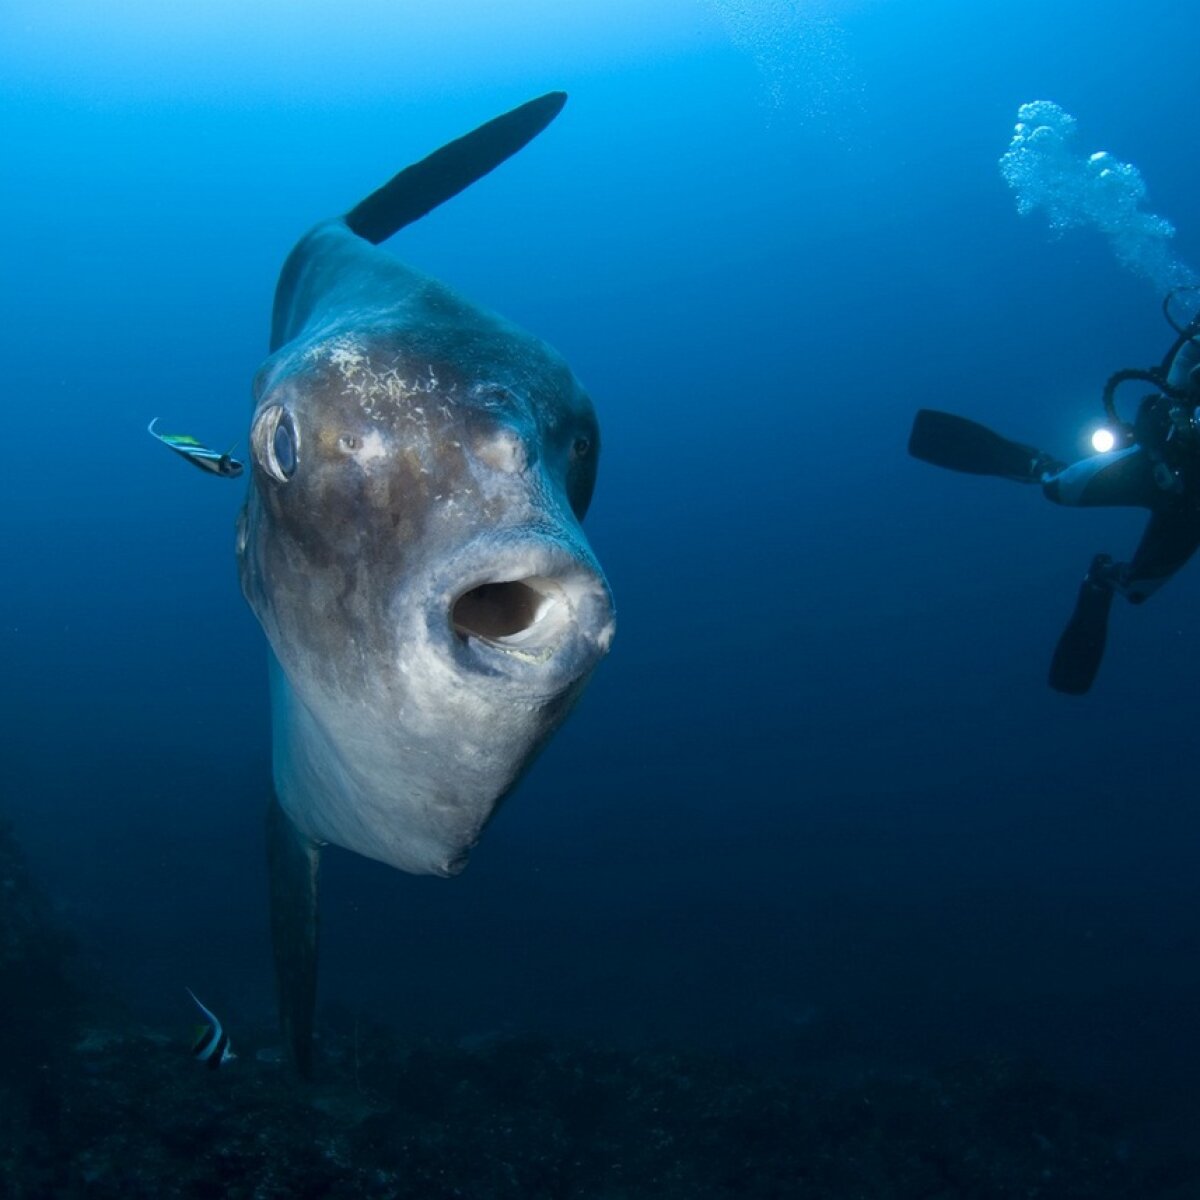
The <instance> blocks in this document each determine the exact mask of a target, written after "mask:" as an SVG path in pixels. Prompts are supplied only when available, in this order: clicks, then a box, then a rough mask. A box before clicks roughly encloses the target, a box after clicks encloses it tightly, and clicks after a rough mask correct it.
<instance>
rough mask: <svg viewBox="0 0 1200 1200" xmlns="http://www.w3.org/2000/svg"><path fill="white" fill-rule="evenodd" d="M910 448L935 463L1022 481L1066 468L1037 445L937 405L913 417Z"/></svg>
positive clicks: (940, 465) (913, 453) (914, 456)
mask: <svg viewBox="0 0 1200 1200" xmlns="http://www.w3.org/2000/svg"><path fill="white" fill-rule="evenodd" d="M908 452H909V454H911V455H912V456H913V458H919V459H921V460H922V461H923V462H927V463H933V465H934V466H935V467H948V468H949V469H950V470H951V471H967V472H969V473H970V474H972V475H998V476H999V477H1000V478H1002V479H1013V480H1016V481H1017V482H1018V483H1040V482H1041V479H1042V476H1043V475H1044V474H1046V473H1048V472H1053V471H1056V470H1060V469H1061V468H1062V464H1061V463H1059V462H1056V461H1055V460H1054V459H1052V458H1051V457H1050V456H1049V455H1048V454H1043V453H1042V452H1041V451H1040V450H1037V449H1035V448H1034V447H1033V446H1023V445H1021V443H1020V442H1010V441H1009V440H1008V438H1003V437H1001V436H1000V435H999V434H998V433H993V432H992V431H991V430H990V429H988V428H987V427H986V426H984V425H980V424H978V423H977V422H975V421H968V420H967V418H966V417H956V416H955V415H954V414H953V413H946V412H938V411H937V410H936V409H933V408H922V409H921V410H920V411H919V412H918V413H917V415H916V417H915V418H914V419H913V427H912V433H911V434H909V437H908Z"/></svg>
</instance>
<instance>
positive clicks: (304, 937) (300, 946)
mask: <svg viewBox="0 0 1200 1200" xmlns="http://www.w3.org/2000/svg"><path fill="white" fill-rule="evenodd" d="M320 863H321V851H320V848H319V847H318V846H317V844H316V843H315V842H312V841H310V840H309V839H308V838H306V837H305V836H304V835H303V834H301V833H300V832H299V830H297V828H296V827H295V826H294V825H293V824H292V822H291V820H290V819H289V818H288V816H287V814H286V813H284V811H283V809H282V808H280V806H279V800H278V798H277V797H276V796H275V793H274V791H272V792H271V804H270V807H269V808H268V809H267V866H268V870H269V873H270V887H271V944H272V946H273V948H274V950H275V981H276V984H277V985H278V988H279V1023H280V1025H281V1026H282V1028H283V1037H284V1041H285V1042H286V1043H287V1048H288V1053H289V1054H290V1055H291V1058H292V1062H293V1063H294V1064H295V1067H296V1070H297V1071H299V1073H300V1075H301V1076H302V1077H303V1078H304V1079H311V1078H312V1032H313V1010H314V1008H315V1007H316V1000H317V871H318V868H319V867H320Z"/></svg>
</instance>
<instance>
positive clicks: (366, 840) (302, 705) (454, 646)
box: [237, 220, 614, 875]
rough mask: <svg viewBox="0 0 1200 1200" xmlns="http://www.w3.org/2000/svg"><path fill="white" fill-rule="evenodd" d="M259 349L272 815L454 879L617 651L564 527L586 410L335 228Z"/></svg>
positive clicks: (255, 454) (440, 293) (574, 496)
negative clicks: (265, 352)
mask: <svg viewBox="0 0 1200 1200" xmlns="http://www.w3.org/2000/svg"><path fill="white" fill-rule="evenodd" d="M274 342H275V345H274V346H273V350H274V352H273V353H272V355H271V357H270V358H269V359H268V360H267V362H266V363H265V364H264V366H263V367H262V369H261V371H260V372H259V374H258V377H257V379H256V382H255V388H254V394H255V411H254V417H253V421H252V427H251V455H250V458H251V468H252V469H251V485H250V488H249V492H248V495H247V499H246V504H245V508H244V510H243V512H242V514H241V517H240V519H239V528H238V539H237V540H238V559H239V565H240V573H241V582H242V589H243V592H244V594H245V596H246V599H247V600H248V602H249V604H250V606H251V608H252V609H253V610H254V613H255V615H256V616H257V617H258V619H259V621H260V622H261V624H262V626H263V629H264V630H265V632H266V635H267V638H268V640H269V642H270V646H271V651H272V654H271V683H272V686H271V691H272V721H273V740H274V747H273V749H274V753H273V773H274V783H275V790H276V794H277V797H278V801H279V804H280V806H281V807H282V809H283V811H284V813H285V814H286V816H287V817H288V818H289V820H290V821H291V822H292V824H293V825H294V826H295V828H296V830H297V831H298V832H299V833H300V834H301V835H303V836H304V837H307V838H309V839H311V840H312V841H314V842H316V843H332V844H335V845H338V846H342V847H344V848H346V849H349V850H352V851H354V852H356V853H359V854H363V855H366V856H367V857H369V858H374V859H378V860H380V861H382V862H386V863H389V864H391V865H392V866H395V867H398V868H401V869H402V870H405V871H411V872H415V873H433V874H440V875H450V874H454V873H455V872H457V871H458V870H460V869H461V867H462V865H463V863H464V861H465V857H466V855H467V852H468V851H469V850H470V848H471V847H472V846H473V845H474V844H475V842H476V841H477V839H478V837H479V835H480V832H481V830H482V829H483V827H484V825H485V824H486V822H487V821H488V819H489V817H490V816H491V815H492V813H493V812H494V810H495V808H496V806H497V804H498V803H499V801H500V800H501V798H502V797H503V796H504V795H505V794H506V793H507V792H508V791H509V790H510V789H511V788H512V786H513V784H514V783H515V782H516V781H517V779H518V778H519V777H520V776H521V774H522V772H523V771H524V770H525V769H526V767H527V766H528V765H529V763H530V762H531V760H532V759H533V757H534V756H535V755H536V753H537V752H538V750H539V749H540V748H541V747H542V746H543V745H544V744H545V742H546V740H547V739H548V738H549V737H550V735H551V734H552V733H553V731H554V730H555V728H556V727H557V726H558V725H559V723H560V722H561V721H562V719H563V718H564V716H565V715H566V714H567V712H568V711H569V709H570V707H571V705H572V704H573V703H574V701H575V699H576V698H577V697H578V695H579V693H580V691H581V690H582V688H583V686H584V684H585V683H586V681H587V679H588V677H589V676H590V675H591V673H592V671H593V669H594V668H595V666H596V664H597V663H598V662H599V660H600V659H601V658H602V657H603V655H604V654H605V653H606V652H607V650H608V648H609V645H610V643H611V640H612V637H613V631H614V617H613V606H612V598H611V595H610V592H609V588H608V585H607V582H606V581H605V578H604V575H603V572H602V571H601V569H600V566H599V564H598V563H597V561H596V558H595V556H594V554H593V553H592V550H591V548H590V547H589V545H588V542H587V539H586V538H585V536H584V533H583V530H582V528H581V526H580V521H581V519H582V517H583V515H584V513H585V511H586V509H587V507H588V503H589V501H590V499H591V495H592V489H593V486H594V483H595V476H596V463H597V457H598V452H599V429H598V426H597V423H596V417H595V413H594V411H593V407H592V403H591V401H590V399H589V398H588V395H587V393H586V392H585V391H584V390H583V388H582V387H581V386H580V384H579V383H578V381H577V380H576V379H575V377H574V375H573V374H572V372H571V370H570V369H569V367H568V366H567V365H566V363H565V362H564V360H563V359H562V358H561V356H560V355H559V354H558V353H556V352H555V351H554V350H553V349H551V348H550V347H549V346H547V345H546V344H545V343H544V342H542V341H540V340H539V339H538V338H536V337H534V336H532V335H531V334H528V333H526V332H524V331H522V330H520V329H518V328H517V327H516V326H514V325H512V324H511V323H510V322H508V321H506V320H505V319H503V318H502V317H499V316H496V315H494V314H492V313H489V312H487V311H485V310H483V309H481V308H479V307H477V306H475V305H474V304H471V303H470V302H468V301H466V300H464V299H463V298H461V297H459V296H458V295H456V294H455V293H454V292H453V291H451V290H450V289H449V288H447V287H446V286H444V285H443V284H441V283H439V282H437V281H435V280H433V279H430V278H428V277H426V276H424V275H422V274H420V273H419V272H417V271H414V270H412V269H410V268H408V267H406V266H404V265H402V264H401V263H399V262H398V261H396V260H395V259H393V258H392V257H391V256H390V255H388V254H387V253H385V252H384V251H382V250H380V249H378V248H377V247H375V246H373V245H371V244H370V243H368V242H366V241H364V240H363V239H362V238H361V237H359V236H357V235H356V234H355V233H353V232H352V231H351V229H350V228H349V227H348V225H347V224H346V222H345V221H344V220H334V221H329V222H325V223H323V224H321V225H318V226H317V227H316V228H315V229H314V230H312V231H311V232H310V233H309V234H308V235H306V237H304V238H303V239H302V240H301V241H300V243H299V244H298V245H297V247H296V248H295V250H294V251H293V252H292V254H291V256H290V257H289V259H288V261H287V263H286V264H285V267H284V269H283V273H282V275H281V279H280V285H279V292H278V294H277V303H276V313H275V334H274ZM281 423H282V425H283V427H284V430H285V433H284V434H283V435H282V443H280V441H279V436H280V435H279V428H280V424H281ZM289 442H290V444H291V446H292V448H293V449H294V458H295V462H294V471H292V473H291V474H290V476H289V475H288V474H287V471H286V468H287V467H288V466H290V465H291V463H290V460H289V458H288V444H289ZM277 451H282V454H283V460H284V461H282V462H281V461H280V459H279V455H278V454H277ZM518 581H525V583H524V585H521V584H520V583H518ZM489 585H502V586H489ZM476 588H482V590H481V591H478V592H473V589H476ZM467 593H471V595H470V596H468V598H467V600H465V601H463V600H462V599H461V598H462V597H463V596H464V595H465V594H467ZM456 604H457V605H458V607H457V608H456Z"/></svg>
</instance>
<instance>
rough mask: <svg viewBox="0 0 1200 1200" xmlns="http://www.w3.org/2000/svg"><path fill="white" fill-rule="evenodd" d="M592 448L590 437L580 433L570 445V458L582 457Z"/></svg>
mask: <svg viewBox="0 0 1200 1200" xmlns="http://www.w3.org/2000/svg"><path fill="white" fill-rule="evenodd" d="M591 448H592V439H591V438H590V437H586V436H584V435H583V434H580V436H579V437H577V438H576V439H575V441H574V443H573V444H572V446H571V457H572V458H584V457H586V456H587V454H588V453H589V451H590V450H591Z"/></svg>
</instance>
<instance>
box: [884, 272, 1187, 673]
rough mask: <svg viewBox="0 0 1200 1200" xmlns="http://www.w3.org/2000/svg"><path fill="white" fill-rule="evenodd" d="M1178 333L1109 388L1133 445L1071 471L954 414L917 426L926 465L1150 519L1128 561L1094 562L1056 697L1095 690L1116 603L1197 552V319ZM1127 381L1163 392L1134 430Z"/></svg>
mask: <svg viewBox="0 0 1200 1200" xmlns="http://www.w3.org/2000/svg"><path fill="white" fill-rule="evenodd" d="M1169 300H1170V297H1169V296H1168V302H1169ZM1164 310H1165V304H1164ZM1168 319H1169V317H1168ZM1172 324H1174V323H1173V322H1172ZM1174 328H1175V329H1176V330H1177V332H1178V333H1179V339H1178V340H1177V341H1176V342H1175V344H1174V345H1173V346H1172V347H1171V350H1170V351H1169V352H1168V354H1167V357H1166V358H1165V359H1164V361H1163V363H1162V364H1161V365H1160V366H1159V367H1158V368H1153V369H1151V370H1148V371H1139V370H1130V371H1121V372H1118V373H1117V374H1116V375H1114V376H1113V377H1112V378H1111V379H1110V380H1109V382H1108V384H1107V385H1106V387H1105V408H1106V411H1107V412H1108V414H1109V418H1110V420H1111V421H1112V422H1114V424H1116V425H1118V426H1119V427H1120V430H1121V432H1122V434H1123V436H1124V438H1125V440H1126V441H1127V442H1128V443H1129V444H1127V445H1125V446H1123V447H1121V448H1120V449H1116V450H1110V451H1108V452H1107V453H1100V454H1096V455H1093V456H1091V457H1088V458H1085V459H1083V460H1081V461H1080V462H1077V463H1072V464H1070V465H1069V466H1067V465H1064V464H1063V463H1061V462H1058V461H1056V460H1055V459H1054V458H1052V457H1051V456H1050V455H1048V454H1045V453H1043V452H1041V451H1039V450H1037V449H1035V448H1034V447H1032V446H1026V445H1023V444H1021V443H1019V442H1012V441H1009V440H1008V439H1007V438H1003V437H1001V436H1000V435H999V434H996V433H993V432H992V431H991V430H990V429H987V428H986V427H984V426H982V425H979V424H977V423H976V422H974V421H969V420H967V419H966V418H964V417H957V416H955V415H953V414H951V413H943V412H938V411H935V410H931V409H922V410H921V411H920V412H918V413H917V416H916V419H915V420H914V422H913V429H912V434H911V435H910V438H909V444H908V448H909V453H910V454H912V455H913V456H914V457H916V458H920V459H922V460H924V461H925V462H930V463H933V464H934V465H936V466H941V467H948V468H950V469H951V470H956V471H965V472H969V473H971V474H976V475H994V476H999V477H1001V478H1004V479H1012V480H1014V481H1016V482H1019V483H1039V484H1041V486H1042V489H1043V491H1044V492H1045V494H1046V496H1047V498H1048V499H1050V500H1052V501H1054V502H1055V503H1056V504H1065V505H1074V506H1080V507H1099V506H1109V507H1132V508H1146V509H1149V510H1150V520H1149V522H1148V523H1147V525H1146V530H1145V532H1144V533H1143V534H1142V539H1141V541H1140V542H1139V543H1138V546H1137V549H1136V551H1135V552H1134V555H1133V558H1132V560H1131V561H1130V562H1128V563H1114V562H1113V560H1112V559H1111V558H1110V557H1109V556H1108V555H1107V554H1097V555H1096V556H1095V558H1093V560H1092V564H1091V567H1090V568H1089V570H1088V573H1087V575H1086V577H1085V578H1084V581H1083V583H1082V585H1081V586H1080V589H1079V597H1078V600H1077V602H1076V605H1075V611H1074V612H1073V613H1072V615H1071V619H1070V621H1069V622H1068V623H1067V627H1066V629H1065V630H1064V631H1063V634H1062V637H1061V638H1060V639H1059V642H1058V646H1057V647H1056V649H1055V652H1054V659H1053V661H1052V663H1051V667H1050V686H1051V687H1053V688H1055V689H1057V690H1058V691H1062V692H1070V693H1074V694H1081V693H1083V692H1086V691H1088V689H1089V688H1090V687H1091V686H1092V682H1093V681H1094V679H1095V677H1096V672H1097V671H1098V670H1099V668H1100V660H1101V658H1102V657H1103V654H1104V644H1105V641H1106V638H1107V626H1108V613H1109V609H1110V607H1111V605H1112V599H1113V596H1114V595H1117V594H1120V595H1122V596H1124V597H1125V598H1126V599H1128V600H1129V601H1131V602H1132V603H1134V604H1140V603H1141V602H1142V601H1143V600H1145V599H1146V598H1147V597H1148V596H1150V595H1152V594H1153V593H1154V592H1155V591H1157V590H1158V589H1159V588H1160V587H1162V585H1163V584H1164V583H1166V581H1167V580H1168V579H1170V578H1171V576H1172V575H1173V574H1174V573H1175V572H1176V571H1178V570H1179V568H1180V567H1182V566H1183V564H1184V563H1186V562H1187V560H1188V559H1189V558H1191V556H1192V555H1193V554H1194V553H1195V552H1196V550H1197V548H1198V547H1200V317H1196V318H1194V319H1193V320H1192V322H1191V323H1190V324H1189V325H1188V326H1187V328H1186V329H1180V328H1179V326H1177V325H1175V326H1174ZM1130 379H1140V380H1143V381H1146V382H1149V383H1152V384H1153V385H1154V386H1156V387H1159V388H1160V389H1161V391H1159V392H1157V393H1155V394H1153V395H1149V396H1147V397H1146V398H1145V399H1144V400H1143V401H1142V402H1141V404H1140V406H1139V407H1138V412H1137V417H1136V419H1135V420H1134V423H1133V426H1132V427H1130V426H1127V425H1125V424H1124V423H1122V422H1120V421H1119V419H1118V418H1117V416H1116V411H1115V408H1114V407H1113V402H1112V396H1113V391H1114V390H1115V388H1116V386H1117V385H1118V384H1120V383H1123V382H1127V381H1128V380H1130Z"/></svg>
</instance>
